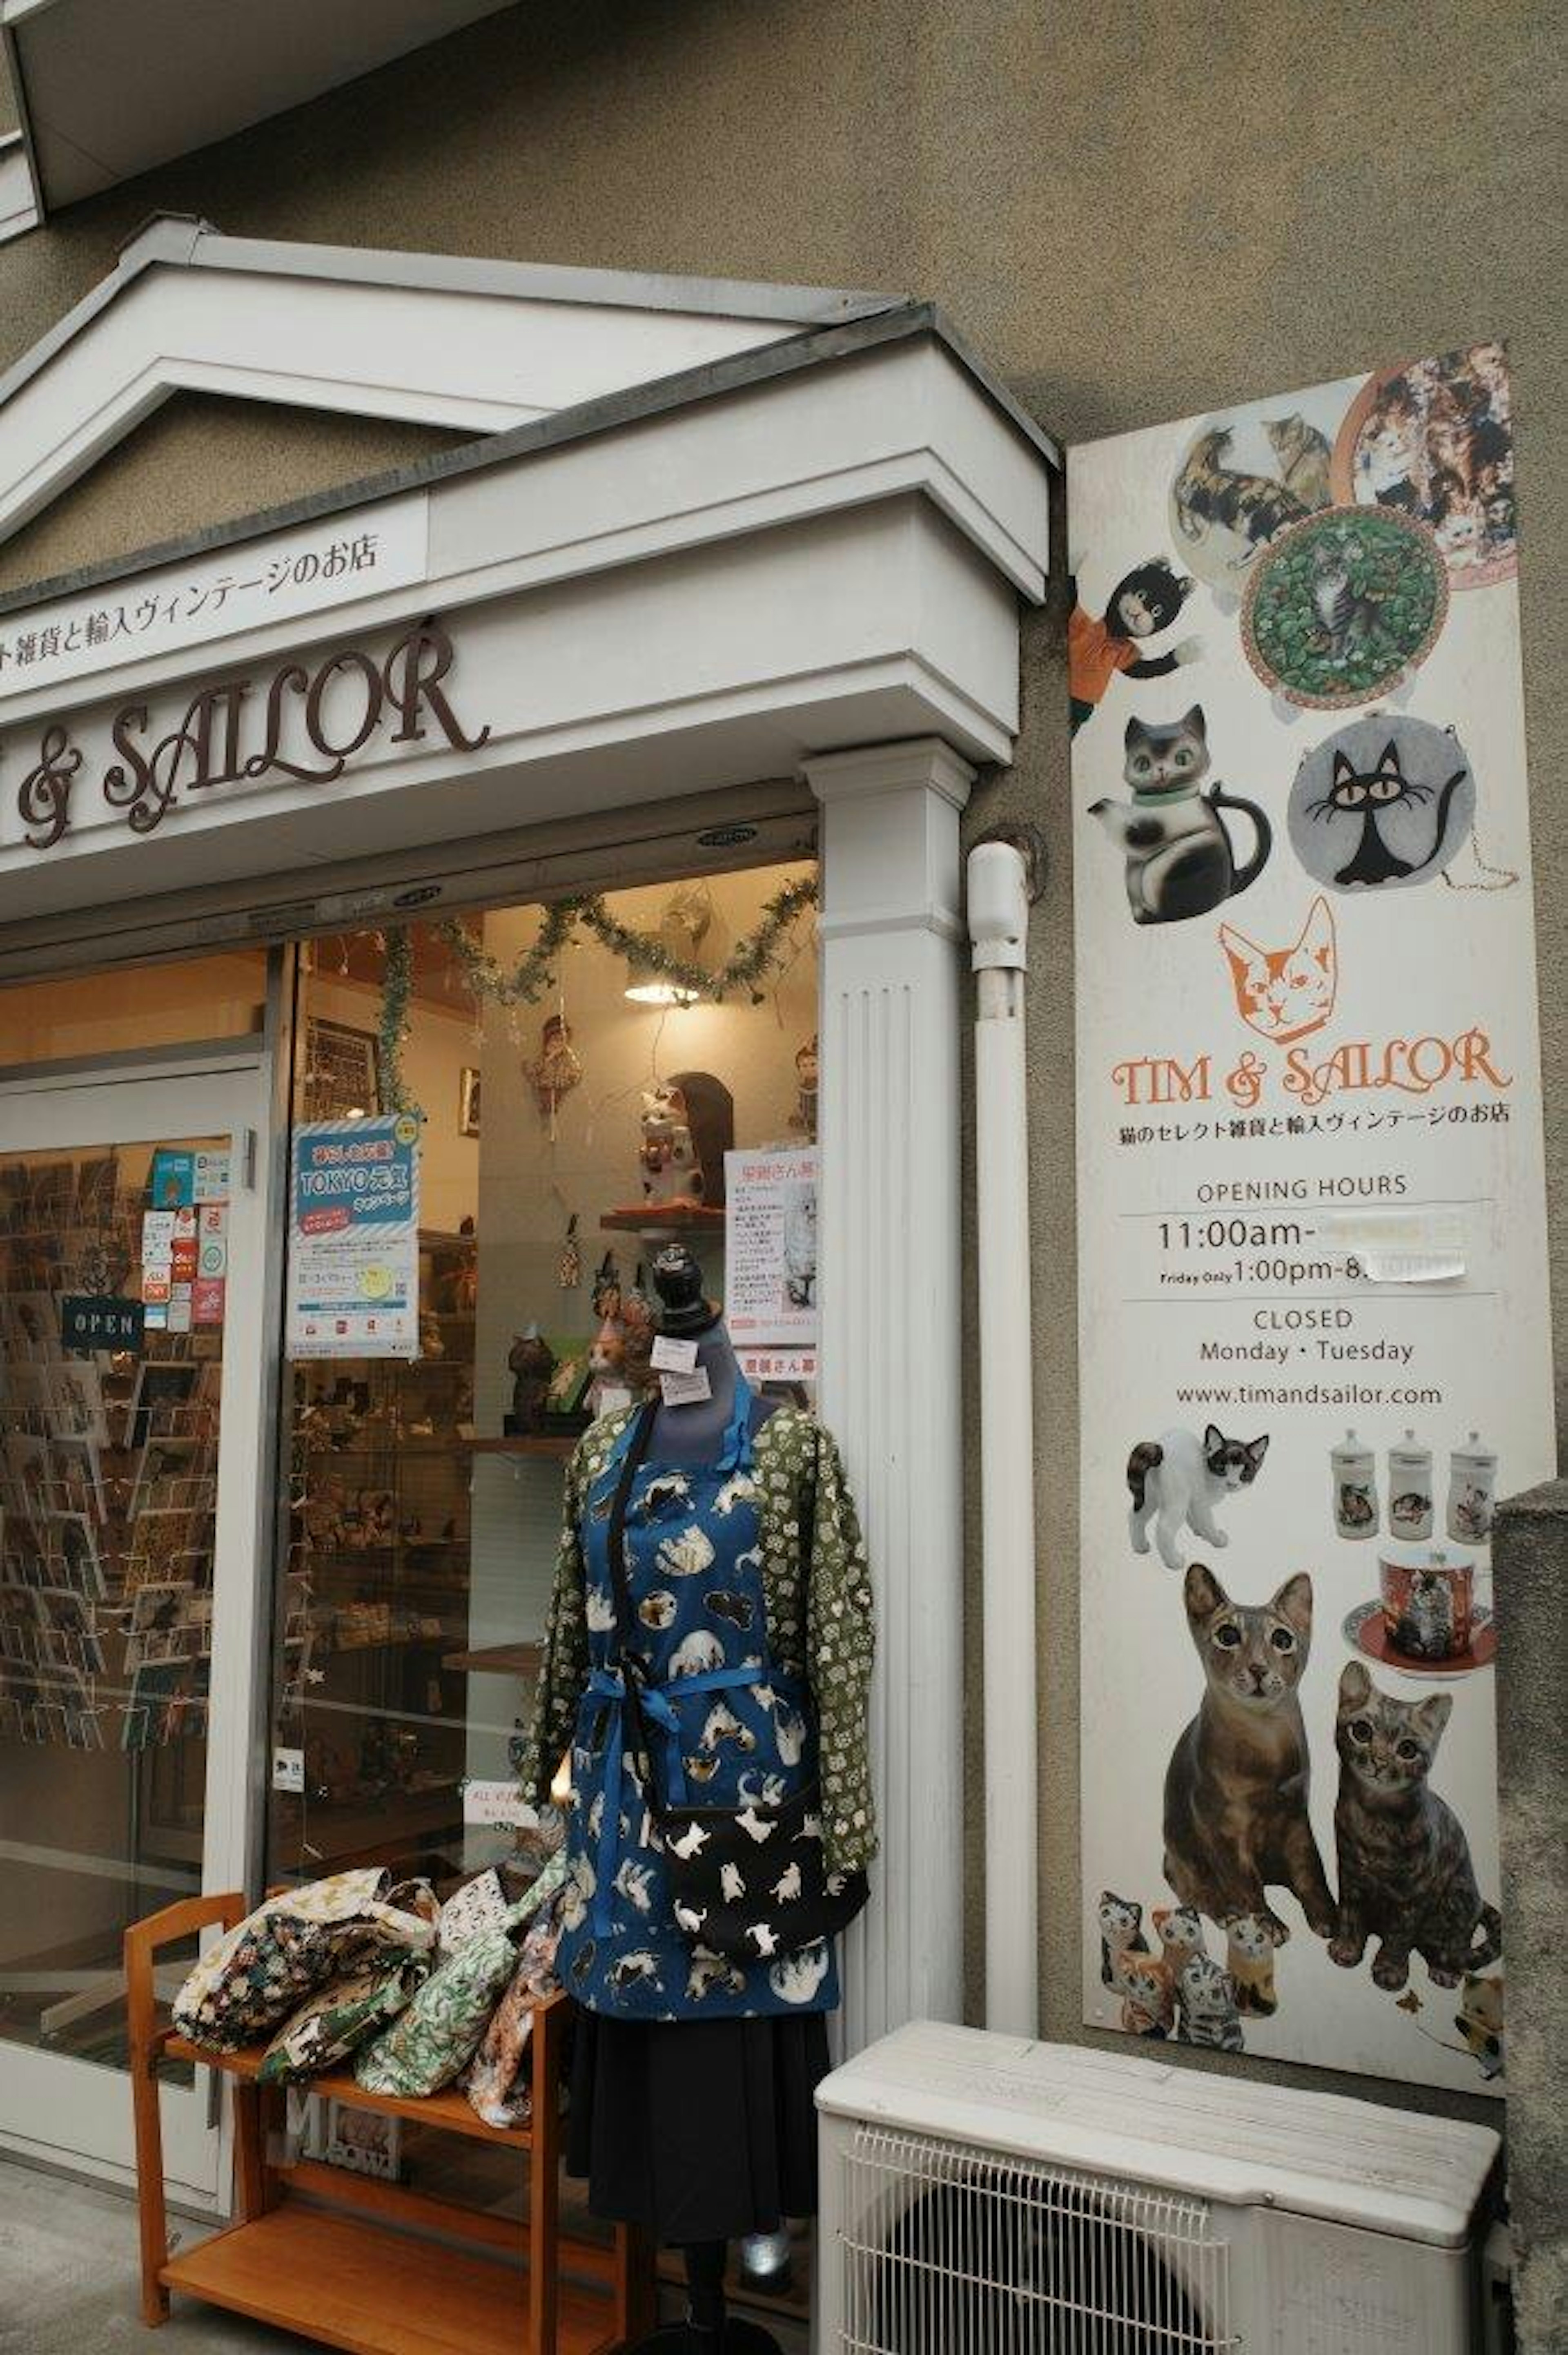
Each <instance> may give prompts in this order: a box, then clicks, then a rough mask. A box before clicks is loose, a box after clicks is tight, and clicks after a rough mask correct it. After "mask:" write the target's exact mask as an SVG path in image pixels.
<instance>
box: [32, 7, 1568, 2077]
mask: <svg viewBox="0 0 1568 2355" xmlns="http://www.w3.org/2000/svg"><path fill="white" fill-rule="evenodd" d="M1563 90H1564V69H1563V50H1562V45H1561V42H1560V40H1559V38H1558V37H1557V35H1556V33H1555V31H1554V29H1553V19H1552V12H1551V11H1549V10H1547V9H1544V8H1542V7H1540V6H1539V5H1534V0H1432V5H1428V6H1425V7H1424V8H1421V9H1414V10H1406V11H1393V10H1386V11H1385V10H1369V9H1367V8H1366V7H1364V6H1363V5H1360V0H1276V5H1267V6H1257V7H1253V8H1247V9H1233V10H1229V11H1219V10H1216V9H1214V8H1213V6H1212V5H1208V0H1165V5H1161V6H1160V7H1159V8H1155V9H1150V8H1147V7H1133V6H1132V5H1119V6H1118V5H1113V6H1111V7H1109V8H1102V9H1100V10H1098V11H1095V12H1090V13H1089V14H1088V15H1085V14H1084V13H1083V12H1081V11H1070V10H1067V9H1065V8H1061V7H1057V6H1053V5H1049V0H968V5H965V6H963V7H955V6H953V5H951V0H857V5H855V6H854V7H853V8H841V9H829V8H824V7H823V6H821V5H820V0H768V5H750V6H747V7H744V8H742V7H736V6H735V5H733V0H685V5H683V6H680V7H665V8H657V9H655V8H641V9H630V8H628V7H626V6H625V5H620V0H533V5H529V6H528V7H526V8H524V9H521V10H517V11H514V12H509V13H508V14H507V15H506V16H503V17H500V18H496V19H494V20H493V21H492V22H490V23H488V24H486V25H483V26H480V27H475V28H473V29H472V30H471V31H470V32H468V33H465V34H461V35H459V36H457V37H454V38H453V39H451V40H450V41H447V42H445V43H442V44H441V45H440V47H439V48H434V49H431V50H429V51H427V52H425V53H423V54H422V55H420V56H419V57H417V58H414V59H408V60H407V61H405V62H403V63H400V64H398V65H395V66H392V67H389V68H387V69H385V70H384V71H382V72H381V73H378V74H376V75H374V76H372V77H370V78H368V79H367V80H364V81H362V82H360V83H357V84H355V86H354V87H352V88H351V89H348V90H345V91H340V92H338V93H336V94H334V96H332V97H330V98H327V99H325V100H323V101H320V102H318V103H317V104H316V105H314V106H313V107H310V108H306V109H302V110H301V111H300V112H297V113H296V114H294V115H292V116H290V117H286V118H283V119H281V121H279V122H277V123H272V124H268V125H263V126H261V127H260V128H259V129H257V130H256V131H254V132H251V133H247V134H246V135H245V136H244V137H242V138H240V139H237V140H234V141H232V142H230V143H228V144H227V145H226V146H224V147H222V148H220V149H217V150H213V151H210V152H208V153H206V154H203V155H196V156H194V157H191V158H189V159H187V160H186V161H185V162H184V163H183V164H181V165H178V166H176V167H174V168H172V169H168V170H164V171H162V172H159V173H156V174H154V175H151V176H148V177H147V178H146V179H145V180H143V181H141V182H139V183H137V184H136V185H134V186H131V187H128V188H124V189H121V190H117V191H115V192H113V193H112V194H111V196H109V197H104V198H101V199H99V200H97V201H95V202H94V203H92V204H90V205H87V206H83V207H81V208H79V209H78V210H77V211H75V212H73V213H72V214H71V215H70V216H69V218H66V219H65V220H64V221H62V222H61V223H60V224H59V225H58V227H54V228H51V229H48V231H47V232H45V233H43V234H42V235H40V236H38V237H35V238H29V239H26V240H22V241H21V243H20V244H18V245H16V246H12V247H9V248H6V249H5V250H0V294H3V297H4V299H3V300H0V361H4V360H5V359H8V358H10V357H12V356H13V355H14V354H15V353H16V352H17V351H20V350H22V349H24V348H25V347H26V346H27V345H28V344H30V343H31V342H32V341H33V340H34V338H35V337H36V336H38V335H39V334H41V333H42V332H43V330H44V329H45V328H46V327H48V325H51V324H52V322H53V321H54V320H55V319H56V318H57V317H58V314H59V313H60V312H61V311H62V310H63V309H64V308H65V307H66V305H67V304H69V302H71V301H73V300H74V299H75V298H76V297H77V296H78V295H79V294H80V293H82V292H83V291H84V290H85V288H86V287H87V286H89V285H90V283H92V282H94V281H95V280H96V279H97V278H98V277H99V276H100V275H101V273H102V272H104V271H105V270H106V269H107V268H108V267H109V266H110V263H111V260H112V254H113V248H114V245H115V243H116V241H117V240H119V239H121V238H122V237H124V236H125V235H126V234H127V233H128V232H129V231H130V230H131V229H133V228H134V227H135V226H136V225H137V223H138V222H139V221H140V220H141V219H142V218H143V217H144V216H145V215H146V214H147V213H148V212H149V211H150V210H153V209H154V208H169V209H179V210H185V211H191V212H197V213H202V214H205V215H207V217H208V218H210V219H212V220H213V221H215V222H216V223H217V226H218V227H219V228H221V229H226V230H228V231H230V232H233V233H235V234H248V235H275V236H282V237H293V238H317V239H328V240H343V241H345V242H349V243H363V244H369V245H387V246H408V247H425V248H431V249H437V250H446V251H452V252H471V253H488V254H510V255H516V256H519V257H527V258H534V259H542V260H548V261H566V262H579V263H597V264H602V265H615V266H619V267H643V268H652V269H663V270H690V271H694V272H706V273H712V274H726V275H734V276H738V277H753V278H797V279H806V280H813V281H817V282H827V283H833V284H841V285H852V286H881V287H886V288H889V289H891V290H903V291H916V292H918V293H921V294H923V295H927V296H930V297H933V298H935V299H936V300H938V301H939V302H940V303H942V304H944V305H945V306H946V307H947V308H948V310H949V311H950V312H951V314H953V316H954V317H955V319H957V320H958V321H959V324H960V325H962V327H963V328H964V329H965V331H966V332H967V333H968V334H969V336H971V337H972V338H973V339H974V340H975V341H976V343H977V344H978V345H979V346H980V348H981V349H982V350H983V351H984V352H985V353H986V354H987V356H988V357H989V358H990V359H991V361H992V362H993V364H995V365H996V366H997V367H998V368H1000V369H1001V371H1002V373H1003V374H1004V375H1005V376H1006V377H1007V378H1008V379H1009V381H1010V382H1011V383H1012V386H1013V388H1014V389H1015V390H1016V391H1017V392H1018V393H1019V395H1020V396H1021V397H1022V399H1023V400H1025V401H1027V402H1028V403H1029V404H1030V406H1031V407H1032V408H1033V410H1035V411H1036V412H1037V413H1038V415H1039V416H1040V417H1041V419H1042V420H1043V421H1044V422H1045V423H1046V424H1047V425H1048V426H1050V427H1051V428H1052V429H1053V430H1054V432H1057V433H1058V434H1060V435H1062V436H1063V437H1064V438H1065V439H1068V440H1086V439H1088V438H1091V437H1093V436H1095V435H1098V434H1103V433H1109V432H1118V431H1121V430H1124V429H1126V428H1129V427H1133V426H1138V425H1142V424H1147V423H1152V422H1156V421H1160V420H1162V419H1166V418H1171V417H1176V416H1180V415H1181V414H1182V413H1184V412H1185V411H1187V410H1201V409H1204V408H1208V407H1213V406H1218V405H1220V404H1224V403H1229V402H1234V401H1238V400H1245V399H1247V398H1250V397H1253V396H1255V395H1261V394H1264V393H1267V392H1269V391H1271V390H1275V389H1278V390H1287V389H1290V388H1291V387H1294V386H1297V385H1308V384H1311V383H1314V382H1316V381H1318V380H1319V379H1321V378H1329V377H1333V376H1338V375H1341V374H1344V373H1346V372H1348V371H1350V370H1352V369H1354V368H1358V367H1362V366H1368V365H1371V364H1372V363H1375V362H1378V361H1381V360H1383V359H1386V358H1389V357H1399V356H1403V355H1405V354H1413V353H1418V352H1424V351H1430V350H1434V349H1439V350H1440V349H1444V348H1447V347H1449V346H1453V345H1455V344H1457V343H1459V342H1461V341H1463V340H1465V339H1467V338H1468V337H1473V336H1481V335H1496V334H1501V335H1504V336H1508V337H1509V338H1510V343H1511V346H1512V351H1513V357H1514V362H1515V367H1516V369H1517V376H1518V392H1519V407H1520V414H1521V425H1520V490H1521V499H1522V503H1523V513H1524V519H1525V535H1526V560H1525V597H1524V611H1525V632H1526V666H1527V683H1528V690H1529V720H1530V730H1531V756H1532V769H1533V773H1534V777H1535V795H1536V809H1537V826H1536V866H1537V876H1538V891H1539V903H1540V908H1541V911H1542V942H1543V946H1544V947H1545V949H1546V954H1544V955H1543V958H1542V991H1543V1018H1544V1025H1545V1039H1546V1060H1547V1085H1548V1115H1549V1128H1548V1142H1549V1153H1550V1156H1551V1175H1552V1184H1553V1189H1554V1199H1555V1200H1557V1201H1558V1202H1559V1203H1561V1204H1563V1209H1564V1213H1565V1214H1568V1192H1565V1181H1568V1118H1565V1117H1564V1111H1565V1107H1568V1058H1565V1056H1564V1051H1563V1050H1564V1047H1565V1045H1568V960H1564V959H1563V958H1562V957H1561V956H1554V955H1553V954H1552V953H1551V943H1553V942H1554V941H1557V940H1559V939H1560V938H1561V916H1560V912H1559V911H1561V909H1562V907H1563V903H1564V899H1565V895H1568V824H1564V822H1563V815H1564V813H1563V783H1562V779H1563V773H1564V769H1565V767H1568V698H1564V696H1563V689H1562V680H1563V677H1564V675H1565V672H1568V645H1565V624H1564V614H1565V613H1568V593H1565V592H1568V397H1565V392H1564V382H1565V377H1568V325H1565V321H1568V306H1565V305H1564V303H1563V279H1564V272H1563V248H1564V236H1565V231H1564V208H1563V201H1562V197H1563V189H1562V184H1561V157H1562V152H1563V151H1562V144H1561V140H1560V136H1559V135H1558V134H1559V132H1560V123H1561V115H1562V108H1563ZM334 430H335V429H334V428H330V427H327V426H323V429H322V432H323V447H324V446H325V437H326V435H327V434H328V433H329V432H332V431H334ZM306 438H307V440H308V437H306ZM236 446H237V445H236V444H235V442H234V440H233V437H232V436H230V435H228V434H226V433H225V432H224V431H223V429H222V427H221V425H220V424H219V423H218V422H217V421H216V420H214V421H213V422H212V423H211V427H210V437H209V441H208V449H207V454H208V461H209V469H210V481H211V498H212V511H213V513H214V514H223V513H228V512H232V511H233V509H234V506H236V505H237V504H238V498H237V492H238V490H239V489H240V487H241V485H240V481H239V472H240V469H239V463H238V459H237V457H236V454H235V452H236ZM307 454H308V453H307V452H306V451H305V450H304V449H301V450H300V452H299V453H298V457H299V463H300V464H304V463H305V459H306V456H307ZM196 456H197V453H196V451H195V450H194V449H193V451H192V456H191V463H193V464H195V463H196ZM123 496H127V494H122V491H121V490H120V489H119V487H118V486H117V484H116V479H115V471H114V469H113V468H112V467H109V468H102V469H100V473H99V477H98V479H97V481H96V482H95V483H94V484H92V485H87V486H84V487H83V488H82V490H81V491H80V492H79V493H78V494H77V495H76V503H77V504H79V505H81V506H83V507H84V508H85V507H86V506H87V504H88V503H91V513H92V517H93V518H95V519H94V520H92V521H90V523H89V524H87V525H85V526H80V525H79V528H82V529H85V531H86V536H87V537H88V538H90V537H91V534H92V532H93V531H99V532H101V533H102V534H103V535H104V537H105V540H106V544H107V543H115V544H120V545H123V544H124V541H123V533H124V530H125V528H126V523H125V517H124V516H123V514H122V513H121V512H120V511H119V510H120V506H121V503H122V498H123ZM64 517H65V511H64V510H63V509H62V511H61V521H60V522H59V523H58V524H57V526H56V528H57V529H64V528H66V524H65V520H64ZM73 528H74V527H73ZM117 535H119V536H120V537H119V538H118V540H117V539H116V536H117ZM1024 709H1025V715H1026V724H1025V730H1024V734H1023V738H1022V743H1021V745H1020V748H1019V755H1018V761H1017V764H1016V766H1015V768H1014V769H1013V770H1012V772H1011V773H1009V774H1008V775H1007V776H1006V777H1005V778H1004V779H1001V780H997V781H994V782H991V783H988V784H987V785H986V786H985V787H984V788H983V789H982V790H981V792H980V794H979V795H978V796H977V800H976V803H975V806H974V810H973V813H972V816H971V828H972V830H975V831H978V830H980V828H982V827H984V826H990V825H991V824H993V823H995V822H996V821H997V820H999V819H1000V818H1001V817H1003V816H1006V815H1019V816H1023V817H1026V818H1030V819H1032V820H1033V821H1035V822H1036V823H1038V824H1039V825H1040V826H1043V827H1044V831H1045V834H1046V837H1047V840H1048V844H1049V847H1050V852H1051V872H1050V879H1049V881H1048V885H1047V888H1046V891H1045V895H1044V900H1043V901H1042V903H1041V906H1040V908H1039V910H1038V911H1037V915H1036V922H1035V927H1034V949H1033V970H1032V975H1031V982H1030V1051H1031V1056H1032V1062H1033V1091H1034V1095H1033V1100H1034V1105H1035V1110H1036V1121H1037V1132H1036V1150H1035V1172H1034V1196H1033V1233H1034V1281H1035V1286H1036V1297H1037V1306H1038V1316H1037V1330H1038V1361H1037V1369H1036V1371H1037V1384H1038V1387H1037V1393H1036V1395H1037V1400H1038V1432H1037V1439H1038V1463H1039V1481H1040V1491H1041V1502H1042V1517H1041V1526H1042V1530H1043V1532H1044V1536H1043V1542H1042V1553H1041V1559H1042V1572H1043V1581H1042V1604H1043V1612H1042V1621H1043V1625H1042V1638H1041V1668H1042V1678H1041V1690H1042V1707H1043V1712H1044V1745H1043V1756H1042V1769H1041V1772H1042V1822H1043V1827H1044V1834H1043V1836H1044V1859H1045V1867H1046V1878H1045V1884H1044V1906H1043V1920H1044V1931H1043V1949H1042V1983H1043V1992H1044V2020H1045V2025H1046V2028H1047V2030H1048V2031H1049V2032H1051V2033H1053V2034H1055V2035H1069V2036H1070V2035H1075V2034H1076V2033H1077V2029H1076V2020H1077V2015H1078V2009H1079V2001H1078V1985H1077V1978H1078V1933H1077V1908H1078V1884H1077V1833H1076V1824H1077V1799H1078V1770H1077V1669H1076V1651H1077V1616H1076V1608H1077V1606H1076V1578H1075V1487H1076V1468H1075V1455H1076V1415H1077V1404H1076V1397H1075V1364H1074V1360H1075V1268H1074V1215H1075V1212H1074V1190H1073V1127H1072V1105H1073V1045H1072V1002H1073V1001H1072V973H1071V907H1070V891H1071V883H1070V846H1069V839H1068V827H1067V731H1066V725H1065V711H1066V689H1065V677H1064V674H1063V668H1062V660H1061V617H1060V614H1059V613H1050V614H1048V615H1045V616H1043V617H1039V618H1037V619H1035V620H1034V621H1033V622H1032V623H1031V625H1030V627H1029V630H1028V633H1027V636H1026V640H1025V677H1024ZM1553 1232H1554V1237H1555V1252H1554V1258H1555V1262H1556V1273H1557V1284H1556V1287H1555V1288H1556V1295H1557V1298H1558V1300H1559V1301H1560V1302H1562V1303H1564V1304H1568V1269H1565V1268H1564V1266H1563V1239H1564V1235H1565V1234H1568V1215H1559V1217H1558V1218H1557V1220H1556V1221H1555V1223H1554V1229H1553ZM1559 1359H1560V1361H1561V1363H1562V1364H1563V1367H1564V1368H1568V1348H1563V1347H1560V1348H1559ZM971 1576H972V1568H971ZM973 1714H974V1722H975V1724H976V1725H977V1727H978V1724H979V1713H978V1709H977V1710H976V1711H975V1712H974V1713H973ZM1112 1740H1113V1737H1112V1736H1110V1735H1108V1734H1107V1742H1111V1741H1112ZM977 1742H978V1735H977ZM974 1872H975V1876H976V1883H977V1886H976V1887H975V1888H973V1889H971V1891H970V1892H969V1895H970V1899H971V1918H973V1910H974V1909H973V1903H972V1901H973V1900H974V1899H975V1898H976V1897H977V1896H978V1874H979V1858H978V1811H977V1855H976V1859H975V1865H974ZM1313 2082H1315V2083H1322V2082H1323V2080H1322V2078H1321V2077H1318V2078H1316V2079H1314V2081H1313ZM1348 2089H1349V2090H1352V2091H1354V2090H1366V2088H1365V2082H1364V2081H1362V2080H1351V2081H1348ZM1384 2090H1385V2091H1387V2092H1388V2093H1389V2094H1390V2096H1391V2097H1392V2098H1405V2099H1410V2100H1413V2101H1426V2100H1428V2099H1429V2100H1430V2101H1431V2104H1432V2105H1433V2106H1446V2107H1450V2108H1463V2107H1464V2106H1466V2105H1464V2104H1463V2103H1462V2102H1460V2101H1458V2100H1457V2099H1448V2100H1446V2101H1445V2100H1442V2099H1440V2098H1439V2097H1436V2096H1431V2097H1427V2096H1425V2095H1421V2094H1414V2093H1411V2092H1409V2091H1407V2090H1405V2089H1400V2088H1395V2087H1389V2088H1385V2089H1384ZM1474 2107H1475V2112H1476V2115H1483V2116H1495V2115H1496V2109H1495V2105H1488V2104H1477V2105H1474Z"/></svg>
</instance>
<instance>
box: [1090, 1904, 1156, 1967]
mask: <svg viewBox="0 0 1568 2355" xmlns="http://www.w3.org/2000/svg"><path fill="white" fill-rule="evenodd" d="M1098 1912H1099V1924H1100V1979H1101V1983H1102V1984H1103V1985H1104V1986H1106V1987H1114V1986H1115V1985H1116V1964H1117V1957H1118V1955H1122V1954H1135V1955H1146V1954H1147V1953H1148V1952H1149V1941H1148V1939H1147V1938H1146V1937H1145V1936H1144V1934H1143V1908H1142V1906H1141V1905H1135V1904H1134V1903H1133V1901H1132V1899H1131V1898H1130V1897H1118V1895H1117V1894H1116V1891H1114V1890H1111V1889H1105V1890H1102V1891H1100V1902H1099V1909H1098Z"/></svg>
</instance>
